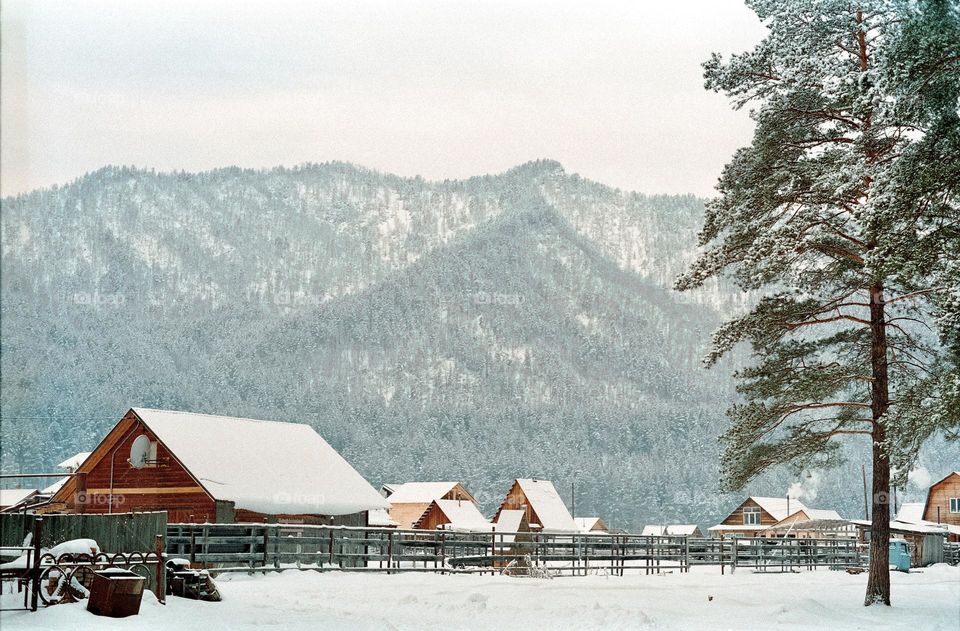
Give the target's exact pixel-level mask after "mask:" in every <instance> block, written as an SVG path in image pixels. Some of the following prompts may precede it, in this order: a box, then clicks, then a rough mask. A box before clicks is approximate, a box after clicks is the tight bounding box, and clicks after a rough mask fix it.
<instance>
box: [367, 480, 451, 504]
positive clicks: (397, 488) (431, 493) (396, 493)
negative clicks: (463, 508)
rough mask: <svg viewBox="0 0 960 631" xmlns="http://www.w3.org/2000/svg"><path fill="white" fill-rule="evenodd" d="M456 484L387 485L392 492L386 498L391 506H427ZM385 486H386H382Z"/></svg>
mask: <svg viewBox="0 0 960 631" xmlns="http://www.w3.org/2000/svg"><path fill="white" fill-rule="evenodd" d="M457 484H459V483H458V482H405V483H403V484H391V485H389V486H390V487H391V488H392V489H393V492H392V493H391V494H390V495H389V496H388V497H387V501H389V502H390V503H391V504H429V503H430V502H432V501H433V500H438V499H440V498H441V497H443V496H444V495H446V494H447V493H449V492H450V491H452V490H453V487H455V486H457ZM384 486H387V485H384Z"/></svg>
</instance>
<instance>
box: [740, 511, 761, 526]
mask: <svg viewBox="0 0 960 631" xmlns="http://www.w3.org/2000/svg"><path fill="white" fill-rule="evenodd" d="M743 523H744V525H747V526H759V525H760V507H759V506H746V507H744V509H743Z"/></svg>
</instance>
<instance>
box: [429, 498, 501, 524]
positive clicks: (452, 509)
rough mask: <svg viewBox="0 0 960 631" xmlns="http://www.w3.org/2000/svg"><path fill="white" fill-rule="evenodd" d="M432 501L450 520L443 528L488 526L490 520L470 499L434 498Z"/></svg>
mask: <svg viewBox="0 0 960 631" xmlns="http://www.w3.org/2000/svg"><path fill="white" fill-rule="evenodd" d="M434 502H436V503H437V507H438V508H439V509H440V510H441V511H442V512H443V514H444V515H446V516H447V519H449V520H450V523H449V524H448V525H446V526H444V528H450V529H451V530H469V529H473V528H480V529H484V530H489V528H490V521H489V520H488V519H487V518H485V517H484V516H483V515H481V514H480V511H479V510H477V505H476V504H474V503H473V502H471V501H470V500H434Z"/></svg>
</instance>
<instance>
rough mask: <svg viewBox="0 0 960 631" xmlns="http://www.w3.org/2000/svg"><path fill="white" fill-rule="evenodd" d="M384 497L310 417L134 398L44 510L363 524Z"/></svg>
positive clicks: (185, 518) (182, 518)
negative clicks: (258, 416) (159, 406)
mask: <svg viewBox="0 0 960 631" xmlns="http://www.w3.org/2000/svg"><path fill="white" fill-rule="evenodd" d="M131 458H136V459H137V461H133V460H131ZM388 506H389V505H388V503H387V502H386V500H384V499H383V497H381V496H380V494H379V493H377V491H376V489H374V488H373V487H372V486H370V484H369V483H368V482H367V481H366V480H364V479H363V477H362V476H361V475H360V474H359V473H357V471H356V470H355V469H354V468H353V467H351V466H350V464H349V463H347V461H346V460H344V459H343V457H342V456H340V454H338V453H337V452H336V450H334V449H333V447H331V446H330V445H329V444H328V443H327V442H326V441H325V440H323V438H321V437H320V436H319V435H318V434H317V433H316V432H315V431H314V430H313V428H311V427H310V426H309V425H303V424H300V423H280V422H276V421H259V420H254V419H247V418H233V417H227V416H212V415H208V414H192V413H189V412H172V411H167V410H151V409H146V408H133V409H131V410H130V411H129V412H127V413H126V414H125V415H124V417H123V418H122V419H120V422H119V423H117V425H116V426H115V427H114V428H113V429H112V430H111V431H110V433H109V434H107V436H106V437H105V438H104V439H103V440H102V441H101V442H100V444H99V445H97V447H96V449H94V450H93V452H92V453H91V454H90V456H89V457H87V458H86V459H85V460H84V461H83V463H82V464H81V465H80V466H79V468H78V469H77V472H76V474H75V475H74V476H72V477H71V478H70V479H69V480H68V481H67V482H66V483H65V484H64V485H63V486H62V487H61V488H60V489H59V490H57V492H56V493H55V494H54V495H53V497H52V498H51V500H50V503H49V504H48V505H47V506H46V508H45V510H46V511H63V512H76V513H127V512H133V511H156V510H165V511H167V513H168V521H169V522H171V523H176V522H197V523H199V522H218V523H233V522H260V523H262V522H264V521H271V522H272V521H283V522H291V523H307V524H342V525H358V526H359V525H366V523H367V512H368V511H370V510H374V509H377V508H387V507H388Z"/></svg>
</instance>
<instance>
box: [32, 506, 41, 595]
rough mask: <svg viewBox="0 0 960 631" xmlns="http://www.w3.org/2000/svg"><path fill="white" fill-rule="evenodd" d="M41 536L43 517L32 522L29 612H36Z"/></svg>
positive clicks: (38, 593) (38, 590)
mask: <svg viewBox="0 0 960 631" xmlns="http://www.w3.org/2000/svg"><path fill="white" fill-rule="evenodd" d="M42 536H43V517H35V518H34V520H33V572H32V576H31V579H32V580H31V583H32V588H31V590H30V611H36V610H37V597H38V596H40V573H41V572H43V567H42V566H41V565H40V538H41V537H42Z"/></svg>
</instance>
